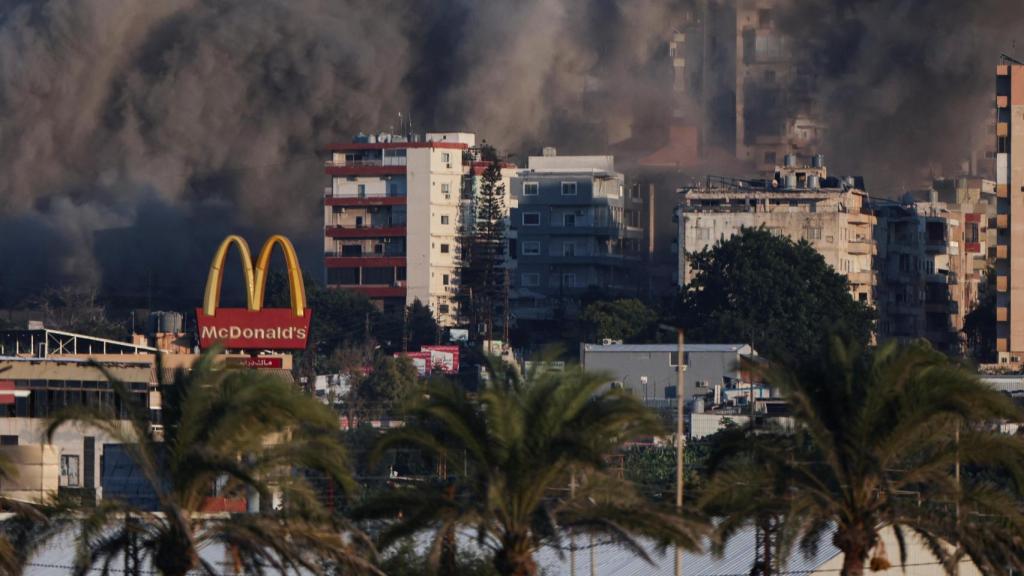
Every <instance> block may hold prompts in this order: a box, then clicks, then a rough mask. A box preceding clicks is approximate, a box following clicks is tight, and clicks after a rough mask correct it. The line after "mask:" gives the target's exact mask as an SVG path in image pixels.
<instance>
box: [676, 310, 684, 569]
mask: <svg viewBox="0 0 1024 576" xmlns="http://www.w3.org/2000/svg"><path fill="white" fill-rule="evenodd" d="M676 334H677V336H678V338H679V339H678V342H677V344H678V348H677V350H676V354H678V357H677V358H676V513H677V514H679V516H680V518H681V517H682V515H683V494H684V490H685V485H684V482H685V478H684V475H683V468H684V466H685V458H686V438H685V436H684V435H683V434H684V421H683V417H684V416H685V408H684V404H685V398H686V395H685V393H684V392H683V390H684V389H685V384H686V377H685V375H684V372H685V371H686V363H685V361H684V359H685V358H686V354H685V348H686V342H685V337H684V335H683V329H682V328H676ZM682 574H683V551H682V550H681V549H680V548H679V544H676V554H675V576H682Z"/></svg>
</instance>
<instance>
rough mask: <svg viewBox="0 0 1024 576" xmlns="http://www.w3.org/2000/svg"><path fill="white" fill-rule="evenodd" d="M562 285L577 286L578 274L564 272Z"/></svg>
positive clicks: (566, 286)
mask: <svg viewBox="0 0 1024 576" xmlns="http://www.w3.org/2000/svg"><path fill="white" fill-rule="evenodd" d="M562 286H563V287H564V288H575V287H576V274H573V273H572V272H567V273H565V274H562Z"/></svg>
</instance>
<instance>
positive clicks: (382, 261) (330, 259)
mask: <svg viewBox="0 0 1024 576" xmlns="http://www.w3.org/2000/svg"><path fill="white" fill-rule="evenodd" d="M324 264H325V265H326V266H327V267H328V268H390V267H402V266H405V264H406V260H405V256H388V255H382V254H366V255H363V256H341V255H339V254H338V253H337V252H326V253H324Z"/></svg>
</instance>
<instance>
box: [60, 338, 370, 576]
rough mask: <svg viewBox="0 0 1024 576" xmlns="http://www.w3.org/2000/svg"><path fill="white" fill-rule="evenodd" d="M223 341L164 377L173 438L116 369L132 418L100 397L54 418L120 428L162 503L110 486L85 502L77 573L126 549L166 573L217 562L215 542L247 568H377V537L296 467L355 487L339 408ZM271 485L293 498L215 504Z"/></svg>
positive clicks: (263, 495)
mask: <svg viewBox="0 0 1024 576" xmlns="http://www.w3.org/2000/svg"><path fill="white" fill-rule="evenodd" d="M217 352H218V351H217V350H211V351H208V352H207V353H205V354H204V355H203V356H201V357H200V358H199V359H198V360H197V361H196V362H195V364H194V365H193V367H192V370H191V372H188V373H186V372H185V371H181V370H179V371H178V372H177V373H176V375H175V377H174V380H173V383H171V384H169V385H168V384H164V383H163V382H161V385H160V389H161V392H162V397H163V412H164V431H163V438H162V439H160V438H158V434H156V433H154V431H153V429H152V428H151V426H150V420H149V417H148V413H147V410H146V409H145V407H144V406H141V405H140V404H139V403H138V402H137V401H136V400H135V399H134V398H132V395H131V393H130V391H129V390H128V388H127V387H126V386H125V385H124V383H122V382H120V381H118V380H117V379H116V378H114V377H113V376H111V375H110V374H109V373H108V374H107V378H108V379H109V380H110V382H111V384H112V386H113V389H114V391H115V394H116V397H117V398H118V400H119V402H120V403H121V404H122V405H124V406H126V407H127V411H128V414H129V419H128V425H127V426H124V425H122V423H121V422H120V421H118V420H116V417H115V414H114V413H113V411H112V410H111V409H109V407H95V406H81V407H75V408H71V409H68V410H66V411H64V412H62V413H60V414H58V415H57V416H55V417H54V418H53V419H52V420H51V422H50V423H49V427H48V431H47V433H48V435H49V436H50V437H52V436H53V434H54V433H55V431H56V430H57V429H58V428H60V427H61V426H64V425H66V424H69V423H82V424H87V425H90V426H94V427H96V428H98V429H100V430H102V431H104V432H105V433H106V434H107V435H109V436H111V437H113V438H115V439H117V440H118V441H119V442H120V443H121V444H122V445H123V446H124V448H125V450H126V452H127V453H128V455H129V456H130V457H131V459H132V461H133V462H134V464H135V465H136V466H137V467H138V469H139V471H140V473H141V474H142V475H143V476H144V478H145V480H146V482H147V483H148V485H149V488H150V489H151V490H152V491H153V493H154V494H155V496H156V501H157V503H158V504H157V511H155V512H154V511H148V510H143V509H140V508H139V507H137V506H133V505H131V504H129V503H127V502H123V501H120V500H116V499H110V498H108V499H104V500H103V501H102V502H101V503H100V504H99V505H97V506H96V507H95V508H93V509H87V510H81V511H79V516H76V517H75V518H73V521H74V524H76V525H77V528H78V530H79V534H78V547H77V554H76V557H75V573H76V574H82V575H84V574H86V573H88V572H90V571H91V569H92V568H93V567H94V566H97V565H99V566H101V567H102V569H103V570H104V573H106V571H107V570H109V568H110V566H111V563H112V562H114V561H115V560H117V559H118V558H121V559H123V560H124V561H125V562H126V564H127V565H128V566H134V568H135V569H138V568H139V567H140V566H141V565H142V564H143V563H146V562H148V563H150V564H151V565H152V566H153V568H155V569H156V570H157V571H159V572H160V573H161V574H164V575H165V576H182V575H184V574H186V573H187V572H189V571H190V570H193V569H200V570H203V571H205V572H207V573H210V574H215V573H217V571H216V570H215V569H214V567H213V566H211V565H210V564H209V562H207V561H206V560H204V559H203V558H201V557H200V550H202V549H203V548H204V547H206V546H208V545H210V544H219V545H221V546H223V547H224V549H225V550H227V551H228V552H229V553H230V555H231V557H232V558H233V561H234V564H235V567H236V569H241V570H245V571H246V572H248V573H257V574H262V573H264V572H266V571H268V570H269V571H271V572H273V573H283V572H284V571H286V570H296V569H299V568H302V569H305V570H308V571H310V572H312V573H314V574H320V573H323V572H324V571H325V569H326V567H327V566H331V565H336V566H343V567H348V568H353V569H360V570H362V569H370V568H369V567H370V564H369V556H368V554H369V553H370V552H371V551H372V549H371V547H370V546H369V542H368V541H366V539H365V538H360V537H359V536H358V533H356V532H354V531H351V530H347V529H346V527H345V526H343V525H341V524H340V522H339V521H337V520H335V519H334V518H332V516H331V515H330V513H329V512H327V511H324V510H323V509H322V507H321V506H320V505H319V504H318V503H317V502H316V498H315V494H314V490H313V489H312V486H311V484H310V483H309V482H308V481H307V480H306V479H305V478H304V477H303V476H302V475H301V474H298V473H295V470H296V468H297V467H298V468H302V469H307V470H316V471H319V472H321V473H324V474H326V475H327V477H328V478H330V479H331V480H333V481H335V482H336V483H338V485H340V486H342V487H343V488H345V489H349V488H351V487H352V486H353V482H352V480H351V477H350V475H349V471H348V465H347V461H346V457H345V451H344V449H343V447H342V445H341V443H340V441H339V439H338V424H337V418H336V417H335V416H334V415H333V413H332V412H331V411H330V410H329V409H327V408H326V407H325V406H323V405H322V404H320V403H319V402H317V401H316V400H315V399H313V398H311V397H309V396H307V395H305V394H303V393H302V392H301V391H299V390H298V389H297V388H296V387H295V386H293V385H291V384H289V383H287V382H284V381H283V380H281V379H280V378H277V377H276V376H274V375H266V374H263V373H259V372H255V371H242V370H234V369H224V368H219V367H218V366H216V365H215V363H216V357H217ZM162 372H163V370H162V369H161V363H160V362H159V361H158V364H157V373H158V374H162ZM270 440H272V441H273V442H271V441H270ZM218 487H219V488H218ZM272 492H277V493H279V494H281V495H282V497H283V499H284V503H285V504H284V506H283V509H281V510H268V511H264V512H261V513H252V514H223V513H222V514H206V513H204V507H205V505H206V504H207V502H208V498H209V497H210V496H220V497H227V498H239V497H243V496H249V497H254V496H256V495H259V498H260V501H261V502H264V503H265V502H268V501H269V500H270V496H271V493H272ZM364 544H365V545H366V546H365V547H364V546H363V545H364Z"/></svg>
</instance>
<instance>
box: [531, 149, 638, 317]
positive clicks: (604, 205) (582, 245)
mask: <svg viewBox="0 0 1024 576" xmlns="http://www.w3.org/2000/svg"><path fill="white" fill-rule="evenodd" d="M546 153H547V154H546V155H544V156H530V158H529V165H528V166H529V167H528V168H527V169H525V170H520V171H519V172H518V173H517V174H516V176H515V177H514V178H513V179H512V196H513V198H515V200H516V203H517V205H516V207H514V208H513V209H512V211H511V222H512V228H513V232H514V233H515V235H516V239H515V243H514V249H513V250H514V251H513V260H512V263H513V267H514V268H513V269H514V271H513V273H512V274H511V276H512V292H511V308H512V317H513V318H514V319H515V320H517V321H523V320H525V321H529V320H553V319H556V318H555V314H556V311H561V312H563V313H568V314H572V313H573V312H575V311H577V308H576V306H577V305H578V304H579V303H580V297H581V296H582V295H583V294H584V293H586V292H587V291H588V290H599V291H600V292H601V293H602V294H604V295H608V296H614V295H617V294H618V295H631V296H635V295H636V294H637V293H638V291H640V290H641V284H640V283H638V281H637V276H636V275H635V274H633V272H634V271H635V269H636V266H637V264H638V263H639V261H640V257H641V244H642V241H643V229H642V227H641V222H640V218H639V217H640V211H639V210H637V209H636V205H637V204H640V202H641V201H640V200H639V199H637V200H636V201H635V203H634V199H632V198H630V197H628V195H627V194H626V191H625V186H624V177H623V175H622V174H621V173H619V172H616V171H615V164H614V158H613V157H611V156H557V155H556V154H555V153H554V151H553V149H546Z"/></svg>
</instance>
